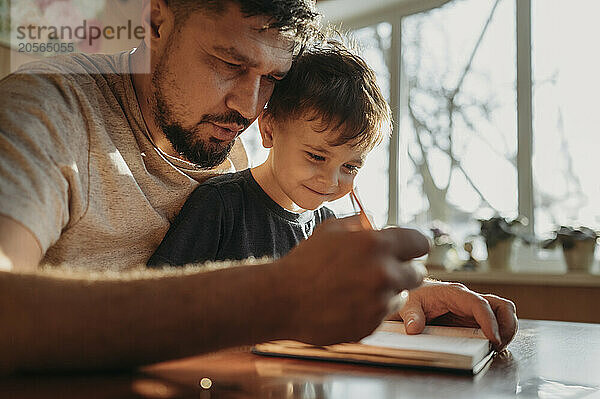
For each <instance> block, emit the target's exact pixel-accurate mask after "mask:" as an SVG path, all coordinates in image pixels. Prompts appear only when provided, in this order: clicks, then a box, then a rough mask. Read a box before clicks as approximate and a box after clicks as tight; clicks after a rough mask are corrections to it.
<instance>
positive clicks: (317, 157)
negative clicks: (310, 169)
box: [306, 151, 325, 161]
mask: <svg viewBox="0 0 600 399" xmlns="http://www.w3.org/2000/svg"><path fill="white" fill-rule="evenodd" d="M306 153H307V154H308V156H309V157H310V158H312V159H314V160H315V161H324V160H325V157H322V156H320V155H317V154H313V153H312V152H308V151H306Z"/></svg>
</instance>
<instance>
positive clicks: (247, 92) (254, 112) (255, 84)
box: [226, 76, 266, 120]
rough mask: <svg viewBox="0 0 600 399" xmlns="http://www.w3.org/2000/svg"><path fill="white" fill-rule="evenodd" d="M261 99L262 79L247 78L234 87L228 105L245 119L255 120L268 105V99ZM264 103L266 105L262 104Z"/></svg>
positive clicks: (227, 101) (255, 77) (228, 98)
mask: <svg viewBox="0 0 600 399" xmlns="http://www.w3.org/2000/svg"><path fill="white" fill-rule="evenodd" d="M261 97H263V96H262V93H261V77H260V76H245V77H243V78H242V79H240V80H239V81H238V84H236V85H235V86H233V87H232V89H231V92H230V94H229V96H228V97H227V100H226V105H227V107H229V108H230V109H233V110H235V111H237V112H239V113H240V115H242V116H243V117H244V118H246V119H250V120H253V119H254V118H256V117H257V116H258V113H259V112H260V111H261V110H262V109H263V107H264V106H265V104H266V99H262V98H261ZM263 101H264V103H265V104H261V102H263Z"/></svg>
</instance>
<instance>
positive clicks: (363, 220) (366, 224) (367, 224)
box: [350, 188, 373, 230]
mask: <svg viewBox="0 0 600 399" xmlns="http://www.w3.org/2000/svg"><path fill="white" fill-rule="evenodd" d="M350 196H351V198H352V200H353V201H354V202H356V204H357V205H358V209H360V224H361V226H362V228H363V229H365V230H373V225H372V224H371V221H370V220H369V218H368V217H367V213H366V212H365V208H363V206H362V204H361V203H360V200H359V199H358V195H356V192H355V191H354V188H353V189H352V191H350Z"/></svg>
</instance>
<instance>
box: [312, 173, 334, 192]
mask: <svg viewBox="0 0 600 399" xmlns="http://www.w3.org/2000/svg"><path fill="white" fill-rule="evenodd" d="M317 181H318V182H319V187H320V190H319V191H321V192H326V193H333V192H335V191H337V188H338V186H339V182H338V174H337V172H335V171H321V173H319V175H318V176H317Z"/></svg>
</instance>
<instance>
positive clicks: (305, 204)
mask: <svg viewBox="0 0 600 399" xmlns="http://www.w3.org/2000/svg"><path fill="white" fill-rule="evenodd" d="M259 126H260V131H261V135H262V138H263V145H264V146H265V147H267V148H271V152H270V153H269V157H268V159H267V161H266V162H265V163H264V164H262V165H260V166H258V167H256V168H254V169H253V170H252V174H253V176H254V177H255V179H256V180H257V182H258V183H259V184H260V186H261V187H262V188H263V190H265V192H266V193H267V194H268V195H269V196H270V197H271V198H272V199H273V200H274V201H275V202H277V203H278V204H279V205H280V206H282V207H283V208H285V209H287V210H290V211H293V212H302V211H304V210H313V209H316V208H318V207H319V206H321V204H323V202H326V201H333V200H336V199H338V198H341V197H343V196H344V195H346V194H348V193H349V192H350V190H351V189H352V187H353V184H354V178H355V177H356V174H357V173H358V170H359V169H360V168H361V166H362V165H363V163H364V160H365V157H366V155H367V153H368V150H366V149H361V148H359V147H353V146H352V145H351V144H350V143H347V144H343V145H338V146H334V145H331V144H329V141H331V140H333V139H335V138H336V137H337V136H338V132H336V131H332V130H331V129H323V126H322V124H321V121H319V120H316V121H311V120H306V119H302V118H300V119H294V120H290V121H287V122H282V121H274V120H273V119H272V118H271V117H269V116H264V117H261V118H260V119H259ZM342 128H343V127H342Z"/></svg>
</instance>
